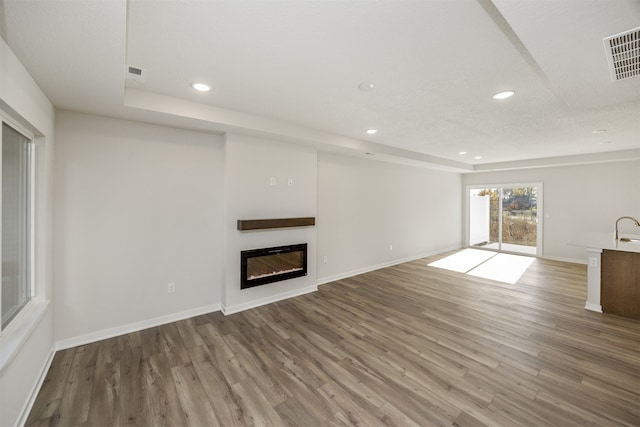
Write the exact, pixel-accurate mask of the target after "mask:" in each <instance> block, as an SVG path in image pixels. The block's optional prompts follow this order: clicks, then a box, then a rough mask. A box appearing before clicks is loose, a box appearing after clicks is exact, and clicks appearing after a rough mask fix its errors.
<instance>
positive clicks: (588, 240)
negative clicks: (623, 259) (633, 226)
mask: <svg viewBox="0 0 640 427" xmlns="http://www.w3.org/2000/svg"><path fill="white" fill-rule="evenodd" d="M620 237H629V238H632V239H640V236H638V235H634V234H625V233H620ZM569 245H571V246H580V247H583V248H591V249H607V250H611V251H623V252H636V253H640V243H631V242H620V241H616V240H615V238H614V233H613V232H610V233H606V232H595V231H592V232H588V233H584V234H581V235H580V236H577V237H575V238H574V239H573V240H571V241H570V242H569Z"/></svg>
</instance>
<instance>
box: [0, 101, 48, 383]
mask: <svg viewBox="0 0 640 427" xmlns="http://www.w3.org/2000/svg"><path fill="white" fill-rule="evenodd" d="M2 123H5V124H7V125H9V126H10V127H12V128H13V129H15V130H16V131H18V132H20V133H21V134H22V135H24V136H25V137H26V138H28V139H29V140H30V142H31V143H30V144H29V180H30V182H29V187H30V188H29V192H30V195H29V203H30V204H31V207H30V212H29V226H30V227H31V229H30V233H29V244H30V248H29V257H30V260H29V263H30V265H29V275H30V283H29V287H30V290H31V299H30V300H29V302H28V303H27V304H25V306H24V307H22V309H21V310H20V312H19V313H18V314H17V315H16V316H15V317H14V318H13V319H12V320H11V322H9V324H8V325H7V326H6V327H5V328H4V329H3V330H1V331H0V373H2V372H3V371H4V369H5V367H7V366H8V365H9V364H10V363H11V361H12V360H13V358H14V357H15V356H16V354H17V353H18V351H19V350H20V348H21V347H22V346H23V344H24V343H25V342H26V341H27V339H28V338H29V336H30V335H31V333H32V332H33V330H34V329H35V328H36V326H37V325H38V324H39V323H40V320H41V319H42V317H43V316H44V315H45V313H46V311H47V307H48V306H49V301H48V300H46V299H45V295H44V289H40V288H39V287H38V286H37V277H36V266H37V259H36V253H37V250H36V243H37V237H36V219H37V209H38V207H37V204H36V199H37V196H36V191H37V185H36V177H37V170H36V168H37V161H36V157H37V148H36V144H37V143H36V136H35V135H34V133H33V132H31V131H30V130H29V129H27V128H26V127H25V126H23V125H21V124H20V123H18V122H17V121H16V120H14V119H13V118H12V117H11V116H9V115H8V114H7V113H6V112H5V111H3V110H1V109H0V124H2ZM0 142H1V141H0ZM0 160H1V151H0ZM1 164H2V163H1V162H0V168H1ZM1 176H2V175H1V174H0V188H1V183H2V182H1ZM0 203H1V199H0ZM0 215H1V210H0ZM1 250H2V249H1V248H0V258H1ZM0 298H1V294H0ZM0 303H1V299H0ZM0 307H1V305H0Z"/></svg>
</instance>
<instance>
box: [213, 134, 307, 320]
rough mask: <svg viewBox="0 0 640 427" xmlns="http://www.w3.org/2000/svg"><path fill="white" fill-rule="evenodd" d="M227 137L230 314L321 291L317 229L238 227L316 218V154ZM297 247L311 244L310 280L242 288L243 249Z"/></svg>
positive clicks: (273, 143)
mask: <svg viewBox="0 0 640 427" xmlns="http://www.w3.org/2000/svg"><path fill="white" fill-rule="evenodd" d="M225 139H226V142H225V154H226V156H225V170H226V208H227V216H226V231H227V251H226V262H225V265H226V272H225V277H226V282H225V287H224V289H223V294H222V299H223V309H224V311H225V313H233V312H236V311H239V310H243V309H246V308H249V307H254V306H258V305H262V304H265V303H267V302H272V301H277V300H279V299H283V298H286V297H289V296H294V295H300V294H303V293H306V292H311V291H314V290H316V289H317V286H316V252H315V250H316V228H315V227H295V228H283V229H272V230H261V231H242V232H241V231H238V229H237V221H238V220H239V219H269V218H294V217H315V216H316V200H317V196H316V188H317V184H316V176H317V173H316V168H317V154H316V150H315V149H313V148H310V147H306V146H303V145H297V144H291V143H286V142H281V141H275V140H268V139H263V138H255V137H249V136H244V135H239V134H227V135H226V138H225ZM271 177H274V178H275V179H276V184H275V185H271ZM289 178H291V179H293V186H289V185H288V179H289ZM296 243H307V244H308V254H307V264H308V265H307V269H308V272H307V276H305V277H297V278H294V279H289V280H284V281H281V282H276V283H270V284H267V285H263V286H256V287H253V288H249V289H243V290H241V289H240V251H242V250H249V249H258V248H265V247H273V246H284V245H290V244H296Z"/></svg>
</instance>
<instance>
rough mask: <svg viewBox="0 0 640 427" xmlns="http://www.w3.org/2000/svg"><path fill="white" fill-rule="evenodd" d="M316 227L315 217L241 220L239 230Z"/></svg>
mask: <svg viewBox="0 0 640 427" xmlns="http://www.w3.org/2000/svg"><path fill="white" fill-rule="evenodd" d="M310 225H316V218H315V217H313V216H310V217H303V218H276V219H239V220H238V230H241V231H247V230H265V229H268V228H287V227H308V226H310Z"/></svg>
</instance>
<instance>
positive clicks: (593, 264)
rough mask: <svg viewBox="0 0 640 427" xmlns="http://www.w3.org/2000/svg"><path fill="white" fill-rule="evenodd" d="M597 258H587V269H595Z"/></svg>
mask: <svg viewBox="0 0 640 427" xmlns="http://www.w3.org/2000/svg"><path fill="white" fill-rule="evenodd" d="M597 266H598V258H589V267H597Z"/></svg>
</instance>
